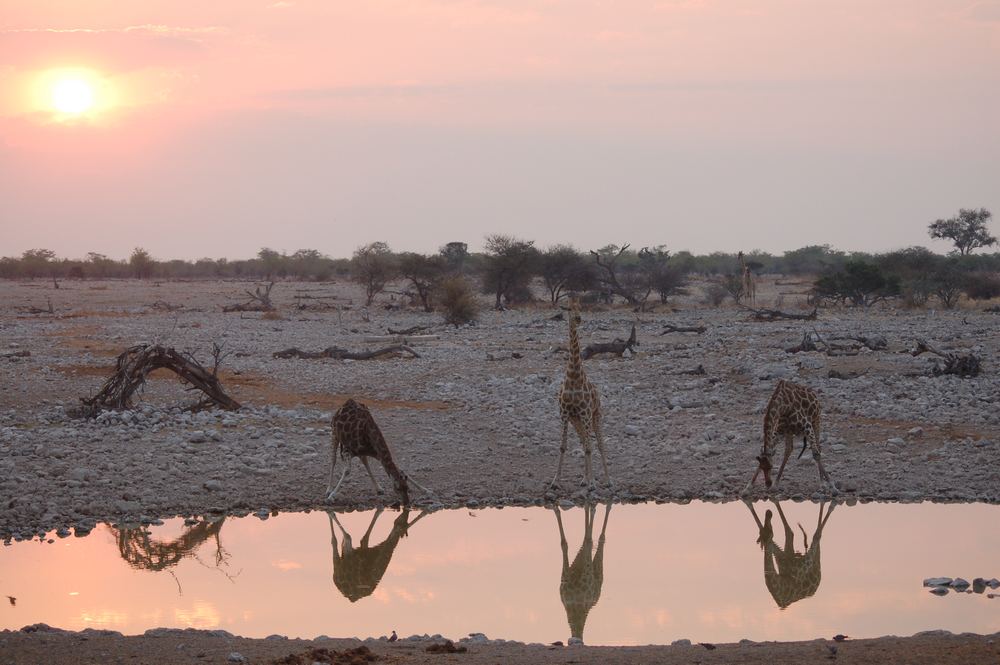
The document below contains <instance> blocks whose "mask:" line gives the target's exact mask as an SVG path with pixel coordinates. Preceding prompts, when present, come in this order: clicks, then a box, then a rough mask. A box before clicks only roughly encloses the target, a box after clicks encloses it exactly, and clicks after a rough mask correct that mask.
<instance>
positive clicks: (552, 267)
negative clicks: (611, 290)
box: [539, 245, 596, 305]
mask: <svg viewBox="0 0 1000 665" xmlns="http://www.w3.org/2000/svg"><path fill="white" fill-rule="evenodd" d="M539 274H541V276H542V280H543V281H544V282H545V288H546V289H548V291H549V297H550V298H551V299H552V304H553V305H555V304H557V303H558V302H559V301H560V300H562V299H563V298H565V297H566V296H568V295H569V294H570V293H571V292H573V291H586V290H588V289H590V288H593V286H594V285H595V284H596V279H595V276H594V270H593V265H592V264H591V263H590V262H589V261H587V259H586V258H584V256H583V255H582V254H580V253H579V252H577V251H576V250H575V249H573V248H572V247H570V246H569V245H555V246H553V247H549V248H548V249H547V250H545V252H543V253H542V255H541V257H540V261H539Z"/></svg>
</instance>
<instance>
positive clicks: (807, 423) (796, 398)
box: [743, 379, 835, 494]
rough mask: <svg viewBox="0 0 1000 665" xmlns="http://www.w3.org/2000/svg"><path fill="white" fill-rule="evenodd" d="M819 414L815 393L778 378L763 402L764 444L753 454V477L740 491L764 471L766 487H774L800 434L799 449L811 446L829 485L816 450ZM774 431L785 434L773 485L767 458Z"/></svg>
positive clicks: (770, 452) (745, 491) (772, 442)
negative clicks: (764, 408)
mask: <svg viewBox="0 0 1000 665" xmlns="http://www.w3.org/2000/svg"><path fill="white" fill-rule="evenodd" d="M819 415H820V404H819V397H817V396H816V393H815V392H814V391H813V390H812V389H810V388H807V387H805V386H800V385H798V384H797V383H792V382H791V381H785V380H784V379H782V380H780V381H778V385H777V386H776V387H775V388H774V392H773V393H772V394H771V399H770V400H769V401H768V403H767V410H766V411H765V412H764V444H763V446H762V448H761V453H760V455H758V456H757V470H756V471H754V474H753V478H751V479H750V482H748V483H747V486H746V487H745V488H743V493H744V494H746V493H747V492H749V491H750V487H751V486H752V485H753V484H754V482H755V481H756V480H757V476H758V475H759V474H760V473H761V471H763V472H764V484H765V485H766V486H767V487H768V488H769V489H777V487H778V483H779V482H781V474H782V473H783V472H784V471H785V464H786V463H787V462H788V456H789V455H791V454H792V441H793V438H794V437H795V436H801V437H802V439H803V440H802V452H800V453H799V457H802V453H804V452H805V451H806V446H807V445H808V446H809V448H810V449H811V450H812V456H813V459H814V460H816V465H817V466H818V467H819V477H820V479H821V480H822V481H823V482H824V483H826V484H827V485H829V486H830V487H831V488H833V489H835V487H833V483H832V482H831V480H830V475H829V474H828V473H827V472H826V469H824V468H823V460H822V459H820V452H819ZM778 435H783V436H784V438H785V454H784V456H783V457H782V459H781V467H780V468H779V469H778V477H777V478H776V479H775V480H774V483H773V485H774V487H773V488H772V487H771V485H772V483H771V469H772V468H773V465H772V463H771V458H772V457H773V456H774V446H775V443H776V440H777V438H778Z"/></svg>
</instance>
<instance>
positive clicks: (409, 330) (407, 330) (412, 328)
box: [386, 326, 430, 335]
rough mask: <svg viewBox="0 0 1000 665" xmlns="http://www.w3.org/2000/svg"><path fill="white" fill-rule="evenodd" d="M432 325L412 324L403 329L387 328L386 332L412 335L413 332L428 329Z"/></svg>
mask: <svg viewBox="0 0 1000 665" xmlns="http://www.w3.org/2000/svg"><path fill="white" fill-rule="evenodd" d="M429 327H430V326H410V327H409V328H403V329H402V330H393V329H392V328H386V332H388V333H389V334H390V335H412V334H413V333H418V332H420V331H421V330H427V329H428V328H429Z"/></svg>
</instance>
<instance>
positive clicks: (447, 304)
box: [435, 277, 479, 328]
mask: <svg viewBox="0 0 1000 665" xmlns="http://www.w3.org/2000/svg"><path fill="white" fill-rule="evenodd" d="M435 293H436V296H437V301H438V302H439V303H440V306H441V309H442V311H443V312H444V320H445V322H446V323H450V324H452V325H453V326H455V327H456V328H457V327H458V326H460V325H464V324H466V323H471V322H473V321H475V320H476V317H477V316H478V315H479V305H478V303H477V302H476V295H475V293H473V290H472V287H471V286H470V285H469V282H468V281H467V280H466V279H465V278H464V277H448V278H447V279H444V280H442V281H441V282H440V283H439V284H438V285H437V288H436V289H435Z"/></svg>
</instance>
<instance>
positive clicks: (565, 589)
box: [552, 502, 611, 641]
mask: <svg viewBox="0 0 1000 665" xmlns="http://www.w3.org/2000/svg"><path fill="white" fill-rule="evenodd" d="M552 510H553V511H555V514H556V522H557V523H558V524H559V542H560V544H561V545H562V557H563V565H562V577H561V578H560V580H559V597H560V599H562V604H563V607H564V608H565V609H566V620H567V621H568V622H569V630H570V635H571V636H572V637H575V638H577V639H579V640H580V641H583V629H584V627H585V626H586V623H587V615H588V614H590V610H592V609H593V608H594V605H596V604H597V601H598V600H600V599H601V587H602V586H603V585H604V532H605V531H606V530H607V528H608V515H609V514H610V513H611V503H610V502H609V503H608V504H607V505H606V506H605V508H604V524H602V525H601V535H600V537H598V539H597V550H596V551H595V550H594V518H595V517H596V516H597V505H596V504H588V505H585V506H584V507H583V527H584V531H583V542H582V543H581V544H580V550H579V551H578V552H577V553H576V557H575V558H574V559H573V563H572V564H570V562H569V546H568V543H567V542H566V532H565V531H564V530H563V523H562V516H561V514H560V511H559V508H558V507H553V508H552Z"/></svg>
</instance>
